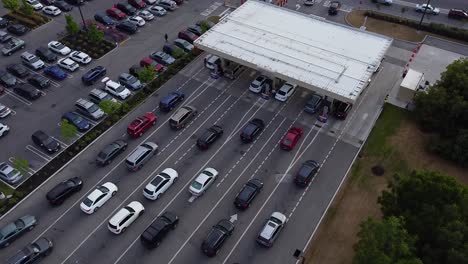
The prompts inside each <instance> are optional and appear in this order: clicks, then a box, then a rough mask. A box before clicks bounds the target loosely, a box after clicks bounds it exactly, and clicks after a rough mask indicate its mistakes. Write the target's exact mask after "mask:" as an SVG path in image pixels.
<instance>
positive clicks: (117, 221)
mask: <svg viewBox="0 0 468 264" xmlns="http://www.w3.org/2000/svg"><path fill="white" fill-rule="evenodd" d="M129 214H130V211H129V210H128V209H127V206H125V207H123V208H121V209H120V210H119V211H118V212H117V213H116V214H115V215H114V216H113V217H112V218H111V219H110V220H109V223H110V224H111V225H115V226H117V225H118V224H120V221H121V220H122V219H123V218H125V217H126V216H127V215H129Z"/></svg>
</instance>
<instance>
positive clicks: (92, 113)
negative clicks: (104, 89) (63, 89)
mask: <svg viewBox="0 0 468 264" xmlns="http://www.w3.org/2000/svg"><path fill="white" fill-rule="evenodd" d="M75 107H76V109H77V112H78V113H81V114H82V115H84V116H86V117H89V118H91V119H94V120H99V119H101V118H103V117H104V115H105V113H104V111H102V109H101V108H100V107H99V106H98V105H97V104H95V103H93V102H91V101H88V100H86V99H84V98H80V99H78V100H76V102H75Z"/></svg>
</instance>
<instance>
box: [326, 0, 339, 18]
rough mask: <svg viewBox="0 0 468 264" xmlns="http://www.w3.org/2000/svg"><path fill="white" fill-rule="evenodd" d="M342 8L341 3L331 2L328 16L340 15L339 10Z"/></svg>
mask: <svg viewBox="0 0 468 264" xmlns="http://www.w3.org/2000/svg"><path fill="white" fill-rule="evenodd" d="M340 8H341V2H339V1H331V2H330V6H329V7H328V14H329V15H331V16H333V15H336V14H338V10H340Z"/></svg>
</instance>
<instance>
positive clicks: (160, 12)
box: [148, 5, 167, 17]
mask: <svg viewBox="0 0 468 264" xmlns="http://www.w3.org/2000/svg"><path fill="white" fill-rule="evenodd" d="M148 11H149V12H151V13H152V14H153V15H155V16H159V17H161V16H165V15H166V14H167V11H166V9H164V8H163V7H160V6H156V5H155V6H152V7H150V8H148Z"/></svg>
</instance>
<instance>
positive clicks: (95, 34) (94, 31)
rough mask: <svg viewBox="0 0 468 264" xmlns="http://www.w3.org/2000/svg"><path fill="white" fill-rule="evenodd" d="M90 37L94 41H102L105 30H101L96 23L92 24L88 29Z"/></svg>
mask: <svg viewBox="0 0 468 264" xmlns="http://www.w3.org/2000/svg"><path fill="white" fill-rule="evenodd" d="M88 38H89V40H91V41H92V42H94V43H98V42H101V41H102V40H103V39H104V32H102V31H100V30H99V29H98V28H97V27H96V24H91V26H90V27H89V29H88Z"/></svg>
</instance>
